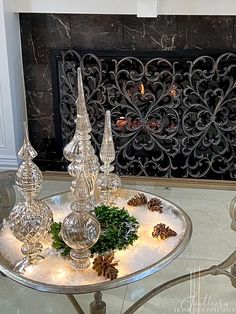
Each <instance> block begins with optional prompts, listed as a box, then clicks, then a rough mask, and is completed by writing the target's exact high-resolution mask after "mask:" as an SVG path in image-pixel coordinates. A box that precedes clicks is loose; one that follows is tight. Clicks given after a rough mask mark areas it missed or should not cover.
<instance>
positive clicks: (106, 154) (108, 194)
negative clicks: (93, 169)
mask: <svg viewBox="0 0 236 314" xmlns="http://www.w3.org/2000/svg"><path fill="white" fill-rule="evenodd" d="M100 159H101V161H102V162H103V165H102V166H101V167H100V169H101V171H102V172H101V173H99V175H98V177H97V181H96V184H97V188H98V190H99V191H100V201H101V203H103V204H106V205H109V204H111V203H112V202H113V198H112V191H115V190H117V189H119V188H120V187H121V179H120V177H119V176H118V175H116V174H115V173H112V171H113V170H114V167H113V166H112V165H111V163H112V162H113V161H114V160H115V147H114V142H113V137H112V129H111V113H110V111H109V110H108V111H106V115H105V124H104V133H103V138H102V145H101V150H100Z"/></svg>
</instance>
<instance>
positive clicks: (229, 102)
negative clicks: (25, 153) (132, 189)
mask: <svg viewBox="0 0 236 314" xmlns="http://www.w3.org/2000/svg"><path fill="white" fill-rule="evenodd" d="M39 17H41V19H42V18H44V21H47V22H48V24H49V25H50V26H51V28H48V29H49V30H50V29H51V31H49V34H47V33H46V35H45V36H46V39H44V40H43V41H41V44H39V42H38V40H39V39H37V40H36V39H34V38H36V37H35V35H34V32H35V31H36V30H37V31H38V30H39V28H40V27H41V22H39ZM80 18H81V19H82V21H85V17H80V16H77V17H71V16H65V15H63V16H54V15H38V14H37V18H35V17H32V16H31V15H30V18H29V15H23V16H22V19H21V24H22V27H23V26H24V27H23V28H22V29H23V32H22V38H23V57H24V65H25V78H26V94H27V100H28V117H29V126H30V131H31V132H30V138H31V141H32V142H33V144H34V145H35V144H36V147H37V149H38V150H39V152H40V153H39V157H38V160H36V162H37V163H38V164H39V166H40V167H41V168H42V169H44V170H66V166H67V164H66V161H65V160H64V159H63V155H62V149H63V147H64V146H65V145H66V143H67V142H68V141H69V140H70V138H71V136H72V135H73V131H74V126H75V123H74V119H75V115H76V112H75V100H76V97H77V90H76V68H77V67H78V66H81V68H82V70H83V80H84V86H85V96H86V100H87V106H88V111H89V114H90V119H91V124H92V128H93V132H92V140H93V143H94V147H95V149H96V151H97V152H98V151H99V148H100V144H101V138H102V130H103V123H104V114H105V110H107V109H109V110H111V114H112V124H113V136H114V141H115V146H116V151H117V158H116V162H115V165H116V171H117V172H118V173H119V175H134V176H158V177H176V178H198V179H199V178H201V179H217V180H220V179H227V180H233V179H235V176H236V173H235V166H234V165H235V146H236V140H235V138H236V136H235V135H236V134H235V127H236V106H235V100H236V98H235V97H236V87H235V80H236V70H235V61H236V55H235V54H234V53H231V52H228V51H229V50H230V51H234V49H233V48H234V47H233V41H232V36H233V30H234V21H233V22H232V25H231V24H230V23H231V20H230V18H229V17H225V18H223V17H218V18H216V17H214V18H215V20H213V17H212V18H210V17H199V19H202V21H204V22H206V20H207V21H208V22H209V25H210V26H214V27H215V28H217V29H218V31H219V29H221V33H222V40H221V41H223V36H224V32H225V29H224V28H222V25H221V20H223V19H226V18H227V21H228V22H227V23H228V24H227V25H228V27H229V28H230V27H231V28H232V36H231V35H230V34H231V33H230V32H229V33H228V37H227V40H226V42H224V46H221V48H222V47H223V48H224V49H220V42H219V41H216V38H215V37H214V36H212V33H211V31H209V34H205V37H206V36H209V38H210V37H211V44H209V42H208V41H205V39H202V38H200V33H199V34H198V36H199V39H198V40H196V38H195V43H193V42H194V39H193V38H191V39H189V38H187V37H188V36H189V34H188V33H187V32H188V29H186V34H185V43H184V42H183V36H184V35H183V33H182V30H183V21H184V19H185V17H177V18H176V19H175V17H160V18H157V19H150V22H149V20H147V19H137V18H134V17H129V18H130V20H132V22H134V19H136V22H137V23H138V24H137V25H141V27H142V31H141V33H139V28H137V27H136V26H137V25H135V28H132V27H130V26H131V25H130V24H129V26H127V25H128V23H127V21H126V22H125V20H124V17H122V18H121V17H113V19H112V17H106V18H105V22H104V23H103V26H100V29H99V30H98V31H99V34H100V33H102V32H101V27H103V29H102V30H103V31H104V32H103V33H104V34H103V35H104V36H105V39H104V42H105V41H109V45H108V47H106V48H107V49H106V50H103V51H101V50H97V49H95V48H100V46H101V43H100V42H99V40H101V37H99V38H98V39H97V46H96V47H95V48H92V49H91V47H90V46H91V42H90V41H89V40H90V39H92V38H94V36H95V35H94V34H92V33H91V29H88V32H87V36H88V38H87V37H86V40H85V41H83V42H81V44H80V43H79V42H77V45H76V46H77V47H78V48H77V47H76V48H74V47H73V46H72V44H73V40H74V39H73V38H75V37H74V35H73V33H75V30H77V31H78V23H77V24H76V25H77V26H76V27H74V28H73V25H72V24H73V23H75V22H74V21H75V19H77V20H78V21H80ZM190 18H191V19H193V21H195V22H196V20H195V18H196V17H188V23H187V25H188V26H189V27H190V28H193V25H192V24H190V23H189V19H190ZM87 19H88V20H90V22H91V21H92V19H93V18H92V17H90V18H87ZM126 19H127V17H126ZM232 19H233V18H232ZM154 20H155V23H154ZM68 21H70V23H67V22H68ZM94 21H95V24H96V23H97V26H98V21H99V18H98V17H96V18H94V20H93V22H94ZM26 22H27V23H28V24H27V23H26ZM199 22H200V21H199ZM218 22H220V23H218ZM100 23H101V20H100ZM129 23H130V21H129ZM140 23H141V24H140ZM142 23H143V24H142ZM54 24H56V25H57V26H56V27H55V25H54ZM154 24H155V25H154ZM203 24H204V23H203ZM32 25H33V26H34V27H32ZM79 25H81V24H79ZM92 25H93V26H92ZM104 25H105V26H104ZM153 25H154V26H155V27H154V26H153ZM165 25H166V27H167V26H168V27H167V31H168V32H166V33H164V26H165ZM216 25H218V26H217V27H216ZM87 26H89V25H87ZM151 26H152V27H151ZM27 27H28V30H29V28H30V27H31V36H32V37H31V39H32V42H31V44H30V43H29V42H27V43H25V45H24V36H25V35H26V34H25V32H26V30H27ZM83 27H85V26H83ZM83 27H82V29H83ZM109 27H110V29H109ZM224 27H225V26H224ZM91 28H93V29H94V24H91ZM106 28H107V29H108V30H109V32H105V30H106ZM181 28H182V30H181ZM198 28H199V29H200V28H201V26H198ZM231 28H230V29H231ZM122 30H123V35H122ZM134 30H136V31H134ZM144 30H145V32H144ZM155 31H156V33H155ZM41 32H43V29H41ZM80 32H81V33H82V31H81V30H80ZM94 32H95V33H96V31H95V29H94ZM161 32H162V33H161ZM81 33H80V34H79V35H80V37H81V36H83V34H82V35H81ZM131 33H132V34H133V36H134V37H132V38H131V37H130V34H131ZM40 34H41V33H40ZM56 34H57V36H59V37H56V36H55V35H56ZM155 34H156V35H157V36H159V37H160V38H159V40H158V43H156V49H154V48H153V47H151V48H152V49H151V51H150V50H149V51H146V50H144V48H145V47H146V46H147V43H148V42H149V41H150V40H151V37H153V35H155ZM214 34H215V35H216V33H214ZM77 35H78V33H77ZM210 35H211V36H210ZM63 36H64V39H65V40H63ZM89 36H90V38H89ZM194 36H195V37H196V32H194V33H193V37H194ZM216 36H217V38H218V39H220V38H221V34H219V32H218V33H217V35H216ZM115 37H116V38H115ZM125 38H126V42H125V45H126V47H124V45H123V44H122V43H123V42H124V41H125ZM142 38H143V44H142V41H141V39H142ZM84 39H85V38H84ZM178 39H180V42H178ZM94 41H95V42H96V40H95V39H94ZM204 41H205V42H208V44H206V45H204ZM132 42H135V47H133V46H132V44H131V43H132ZM190 42H191V44H190ZM45 43H46V45H48V47H44V44H45ZM85 43H86V44H85ZM115 43H116V44H117V47H118V46H119V47H121V50H119V49H117V47H115ZM160 43H162V45H161V46H160V45H159V44H160ZM183 43H184V45H183ZM26 44H27V45H28V46H27V45H26ZM95 44H96V43H93V45H95ZM32 45H33V46H32ZM127 45H128V46H129V45H130V48H131V49H128V50H127ZM181 45H182V49H181ZM201 45H202V46H203V47H200V46H201ZM29 46H31V48H32V55H31V57H30V54H29V51H27V52H26V54H24V51H26V48H27V47H28V48H29ZM84 48H90V49H89V50H88V49H87V50H85V49H84ZM111 48H112V49H111ZM185 48H192V49H190V50H189V49H185ZM193 48H194V49H193ZM200 48H213V49H210V50H209V49H208V50H205V49H200ZM42 51H43V52H42ZM49 56H50V58H49ZM49 60H50V62H49ZM40 78H43V80H38V79H40ZM52 100H53V101H52ZM42 111H43V112H42ZM40 114H41V116H40Z"/></svg>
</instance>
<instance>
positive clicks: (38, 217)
mask: <svg viewBox="0 0 236 314" xmlns="http://www.w3.org/2000/svg"><path fill="white" fill-rule="evenodd" d="M52 220H53V214H52V211H51V210H50V208H49V207H48V206H47V205H46V204H45V203H43V202H40V201H34V200H33V201H31V202H27V201H26V202H19V203H18V204H17V205H16V206H15V207H14V208H13V209H12V211H11V212H10V215H9V227H10V229H11V231H12V233H13V234H14V236H15V237H16V238H17V239H18V240H19V241H21V242H24V243H28V244H29V243H30V244H36V243H37V242H38V241H40V240H41V239H43V238H45V237H46V236H47V234H48V232H49V230H50V227H51V223H52ZM25 247H26V246H24V247H23V250H24V251H23V252H22V253H23V254H25V255H27V252H26V251H25V250H26V249H25ZM31 250H32V247H31Z"/></svg>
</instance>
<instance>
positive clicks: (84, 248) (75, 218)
mask: <svg viewBox="0 0 236 314" xmlns="http://www.w3.org/2000/svg"><path fill="white" fill-rule="evenodd" d="M100 232H101V230H100V224H99V222H98V220H97V219H96V218H95V217H94V216H93V215H92V214H90V213H88V212H86V211H84V212H78V211H77V212H72V213H70V214H69V215H68V216H67V217H66V218H65V219H64V221H63V223H62V227H61V237H62V239H63V240H64V242H65V243H66V244H67V245H68V246H69V247H70V248H72V250H71V252H70V256H71V259H72V260H71V264H72V266H73V267H75V268H78V269H85V268H87V267H88V266H89V259H88V257H89V251H88V249H89V248H90V247H92V246H93V245H94V244H95V243H96V242H97V240H98V238H99V236H100Z"/></svg>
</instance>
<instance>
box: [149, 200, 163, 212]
mask: <svg viewBox="0 0 236 314" xmlns="http://www.w3.org/2000/svg"><path fill="white" fill-rule="evenodd" d="M147 207H148V209H149V210H151V211H152V212H154V211H156V212H159V213H162V209H163V207H162V202H161V200H160V199H159V198H157V197H154V198H151V199H150V201H149V202H148V203H147Z"/></svg>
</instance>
